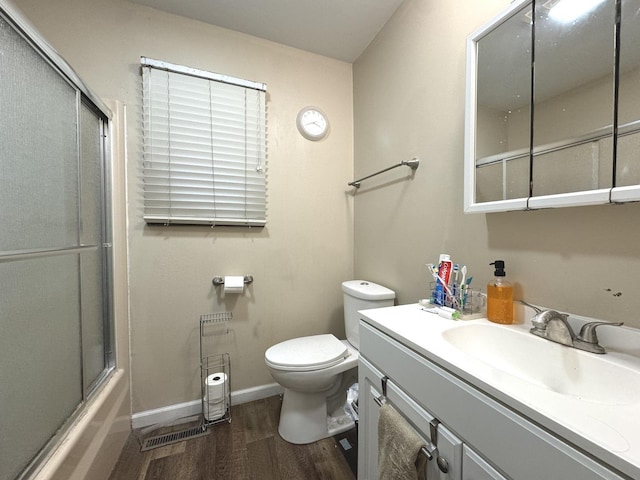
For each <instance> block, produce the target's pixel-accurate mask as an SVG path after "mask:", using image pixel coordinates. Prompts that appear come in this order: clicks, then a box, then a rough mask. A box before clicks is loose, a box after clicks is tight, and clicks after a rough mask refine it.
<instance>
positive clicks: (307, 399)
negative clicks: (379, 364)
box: [264, 280, 395, 444]
mask: <svg viewBox="0 0 640 480" xmlns="http://www.w3.org/2000/svg"><path fill="white" fill-rule="evenodd" d="M342 292H343V299H344V326H345V332H346V335H347V339H346V340H338V339H337V338H336V337H335V336H334V335H331V334H324V335H312V336H308V337H300V338H294V339H291V340H286V341H284V342H281V343H278V344H276V345H274V346H272V347H270V348H269V349H268V350H267V351H266V352H265V354H264V357H265V363H266V364H267V368H268V369H269V372H270V373H271V376H272V377H273V379H274V380H275V381H276V382H278V383H279V384H280V385H281V386H282V387H283V388H284V398H283V401H282V409H281V411H280V424H279V426H278V432H279V433H280V436H281V437H282V438H284V439H285V440H286V441H288V442H290V443H296V444H305V443H311V442H315V441H317V440H320V439H323V438H327V437H330V436H333V435H337V434H338V433H341V432H343V431H346V430H348V429H350V428H352V427H353V425H354V422H353V420H352V419H351V418H350V417H348V416H347V415H346V413H345V412H344V404H345V401H346V396H347V389H348V388H349V386H351V385H352V384H354V383H356V382H357V381H358V371H357V367H358V357H359V352H358V349H359V347H360V337H359V331H358V322H359V320H360V318H359V316H358V310H366V309H369V308H379V307H389V306H392V305H393V302H394V299H395V293H394V292H393V291H392V290H389V289H388V288H386V287H383V286H381V285H377V284H375V283H372V282H367V281H364V280H350V281H347V282H343V283H342Z"/></svg>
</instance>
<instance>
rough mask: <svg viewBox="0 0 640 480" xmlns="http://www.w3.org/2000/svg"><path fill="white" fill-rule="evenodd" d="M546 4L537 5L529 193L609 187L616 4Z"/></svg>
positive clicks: (608, 0)
mask: <svg viewBox="0 0 640 480" xmlns="http://www.w3.org/2000/svg"><path fill="white" fill-rule="evenodd" d="M561 3H562V2H556V3H555V5H557V6H560V4H561ZM550 5H554V4H553V3H551V2H542V1H538V0H536V1H535V22H534V35H535V47H534V63H533V75H534V77H533V129H532V133H533V141H532V145H533V163H532V195H533V196H543V195H554V194H562V193H570V192H580V191H589V190H598V189H610V188H611V187H612V186H613V175H612V172H613V124H614V103H615V102H614V82H615V68H614V67H615V42H614V39H615V17H616V15H615V14H616V2H615V0H604V1H601V2H600V3H599V4H598V5H597V6H596V7H595V8H593V9H592V10H590V11H586V12H582V13H580V12H579V11H568V12H562V11H560V13H558V12H557V10H556V7H555V6H553V7H551V8H549V6H550ZM603 193H604V195H603V202H608V191H605V192H603Z"/></svg>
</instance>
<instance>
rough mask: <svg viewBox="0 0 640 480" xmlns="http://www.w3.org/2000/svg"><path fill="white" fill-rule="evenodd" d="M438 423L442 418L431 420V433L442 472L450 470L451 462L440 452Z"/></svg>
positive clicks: (434, 450) (437, 463)
mask: <svg viewBox="0 0 640 480" xmlns="http://www.w3.org/2000/svg"><path fill="white" fill-rule="evenodd" d="M438 425H440V420H438V419H437V418H434V419H433V420H431V421H430V422H429V433H431V442H432V444H433V447H434V449H433V454H434V455H435V456H436V465H438V468H439V469H440V471H441V472H442V473H447V472H449V462H447V459H446V458H444V457H442V456H440V455H439V454H438Z"/></svg>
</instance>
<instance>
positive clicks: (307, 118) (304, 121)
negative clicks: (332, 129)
mask: <svg viewBox="0 0 640 480" xmlns="http://www.w3.org/2000/svg"><path fill="white" fill-rule="evenodd" d="M296 125H297V126H298V130H299V131H300V133H301V134H302V136H303V137H304V138H306V139H308V140H313V141H316V140H322V139H323V138H324V137H326V136H327V133H329V120H327V116H326V115H325V114H324V113H323V112H322V110H320V109H319V108H318V107H305V108H303V109H302V110H300V112H299V113H298V117H297V118H296Z"/></svg>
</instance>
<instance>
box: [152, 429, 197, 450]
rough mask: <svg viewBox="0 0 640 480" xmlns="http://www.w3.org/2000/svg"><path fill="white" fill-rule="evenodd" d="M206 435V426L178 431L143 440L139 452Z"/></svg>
mask: <svg viewBox="0 0 640 480" xmlns="http://www.w3.org/2000/svg"><path fill="white" fill-rule="evenodd" d="M208 434H209V430H208V429H207V427H206V425H198V426H197V427H193V428H188V429H186V430H180V431H178V432H171V433H165V434H163V435H157V436H155V437H150V438H147V439H145V440H144V441H143V442H142V447H141V448H140V451H141V452H144V451H146V450H151V449H153V448H158V447H164V446H165V445H171V444H172V443H178V442H183V441H185V440H191V439H192V438H196V437H202V436H204V435H208Z"/></svg>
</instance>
